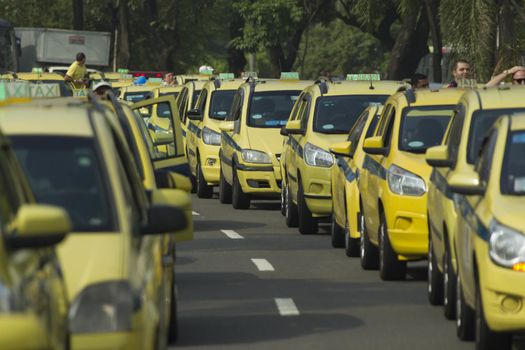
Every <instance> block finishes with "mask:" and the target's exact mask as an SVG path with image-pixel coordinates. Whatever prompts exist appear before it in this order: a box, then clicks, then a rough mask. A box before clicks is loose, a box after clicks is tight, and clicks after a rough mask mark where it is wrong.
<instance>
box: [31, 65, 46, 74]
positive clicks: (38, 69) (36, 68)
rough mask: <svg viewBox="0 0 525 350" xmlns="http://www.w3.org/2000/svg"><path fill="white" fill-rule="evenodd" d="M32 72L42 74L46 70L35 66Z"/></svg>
mask: <svg viewBox="0 0 525 350" xmlns="http://www.w3.org/2000/svg"><path fill="white" fill-rule="evenodd" d="M32 72H33V73H40V74H42V73H44V70H43V69H42V68H39V67H35V68H33V70H32Z"/></svg>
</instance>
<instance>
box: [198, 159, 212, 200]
mask: <svg viewBox="0 0 525 350" xmlns="http://www.w3.org/2000/svg"><path fill="white" fill-rule="evenodd" d="M212 196H213V186H210V185H208V183H207V182H206V179H204V174H203V173H202V168H201V163H200V159H198V158H197V197H199V198H211V197H212Z"/></svg>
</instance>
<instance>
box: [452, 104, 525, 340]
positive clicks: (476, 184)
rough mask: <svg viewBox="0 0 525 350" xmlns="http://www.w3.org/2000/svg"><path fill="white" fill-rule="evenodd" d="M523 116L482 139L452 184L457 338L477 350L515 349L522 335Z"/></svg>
mask: <svg viewBox="0 0 525 350" xmlns="http://www.w3.org/2000/svg"><path fill="white" fill-rule="evenodd" d="M524 155H525V114H517V115H513V116H504V117H502V118H500V119H499V120H497V121H496V122H495V124H494V126H493V127H492V128H491V129H489V131H488V133H487V134H486V137H485V138H482V141H481V145H480V152H479V153H476V161H475V164H474V168H473V169H472V168H471V169H469V170H464V171H463V172H461V173H456V176H455V178H454V179H450V180H449V186H450V190H451V191H452V192H453V193H454V202H455V205H456V208H457V210H458V217H457V227H456V229H457V235H456V244H457V246H456V254H457V264H458V279H457V308H458V311H457V331H458V335H459V336H460V337H461V338H462V339H472V338H473V337H474V335H475V338H476V348H477V349H482V350H485V349H487V350H488V349H509V350H510V349H512V335H513V334H517V333H523V331H524V330H525V309H524V307H523V303H524V301H525V276H524V275H523V273H524V272H525V220H524V219H523V213H524V212H525V156H524Z"/></svg>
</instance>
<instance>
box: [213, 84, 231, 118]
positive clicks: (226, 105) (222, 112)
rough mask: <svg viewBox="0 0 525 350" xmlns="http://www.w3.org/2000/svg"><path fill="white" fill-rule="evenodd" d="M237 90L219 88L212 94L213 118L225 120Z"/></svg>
mask: <svg viewBox="0 0 525 350" xmlns="http://www.w3.org/2000/svg"><path fill="white" fill-rule="evenodd" d="M234 96H235V90H219V91H214V92H213V93H212V94H211V101H210V113H209V116H210V118H212V119H218V120H224V119H225V118H226V116H228V112H229V111H230V108H231V106H232V102H233V97H234Z"/></svg>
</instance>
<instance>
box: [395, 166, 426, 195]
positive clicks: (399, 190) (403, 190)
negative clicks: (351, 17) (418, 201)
mask: <svg viewBox="0 0 525 350" xmlns="http://www.w3.org/2000/svg"><path fill="white" fill-rule="evenodd" d="M387 177H388V187H389V188H390V191H392V192H393V193H395V194H399V195H402V196H422V195H423V194H425V192H426V191H427V185H426V184H425V180H423V179H422V178H421V177H419V176H418V175H416V174H414V173H411V172H410V171H407V170H405V169H402V168H400V167H398V166H396V165H392V166H390V168H389V169H388V172H387Z"/></svg>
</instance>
